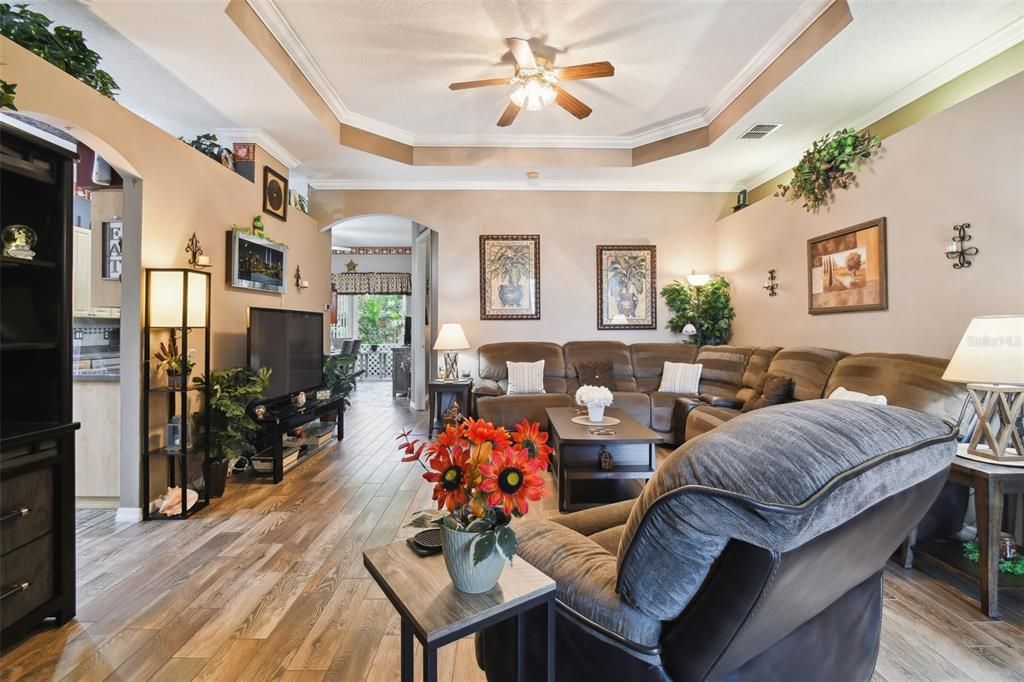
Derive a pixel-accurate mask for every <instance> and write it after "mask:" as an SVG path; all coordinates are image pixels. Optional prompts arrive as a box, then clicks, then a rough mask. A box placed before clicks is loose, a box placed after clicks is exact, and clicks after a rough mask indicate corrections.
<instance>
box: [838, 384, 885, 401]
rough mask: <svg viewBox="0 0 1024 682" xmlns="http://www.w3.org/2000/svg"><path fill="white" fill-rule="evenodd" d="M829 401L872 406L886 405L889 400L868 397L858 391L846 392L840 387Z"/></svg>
mask: <svg viewBox="0 0 1024 682" xmlns="http://www.w3.org/2000/svg"><path fill="white" fill-rule="evenodd" d="M828 399H829V400H855V401H856V402H858V403H872V404H874V405H888V404H889V400H888V399H887V398H886V397H885V396H884V395H868V394H867V393H860V392H859V391H848V390H847V389H845V388H844V387H842V386H840V387H839V388H837V389H836V390H834V391H832V393H831V394H830V395H829V397H828Z"/></svg>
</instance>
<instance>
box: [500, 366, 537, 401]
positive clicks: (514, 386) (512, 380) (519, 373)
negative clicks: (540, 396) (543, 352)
mask: <svg viewBox="0 0 1024 682" xmlns="http://www.w3.org/2000/svg"><path fill="white" fill-rule="evenodd" d="M505 365H506V366H507V367H508V391H507V393H508V394H509V395H513V394H525V393H544V361H543V360H538V361H537V362H506V363H505Z"/></svg>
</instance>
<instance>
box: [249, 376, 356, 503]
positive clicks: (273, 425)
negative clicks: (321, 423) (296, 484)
mask: <svg viewBox="0 0 1024 682" xmlns="http://www.w3.org/2000/svg"><path fill="white" fill-rule="evenodd" d="M264 407H266V408H267V411H266V414H264V415H263V417H262V418H258V417H254V418H255V419H256V422H257V423H258V424H260V425H261V426H263V427H264V429H265V430H266V432H267V434H269V436H270V437H271V438H272V441H271V444H270V447H269V448H267V450H264V451H263V452H264V453H268V454H270V456H271V458H272V459H273V464H274V467H273V471H272V472H270V473H272V475H273V477H274V483H280V482H281V481H282V480H284V445H283V443H282V440H283V438H284V436H285V434H287V433H288V432H289V431H291V430H292V429H295V428H298V427H300V426H302V425H303V424H308V423H309V422H311V421H314V420H316V419H319V418H320V417H322V416H324V415H327V414H331V413H334V414H336V415H337V419H338V426H337V438H338V440H339V441H340V440H341V439H342V438H344V437H345V396H342V395H334V396H331V397H330V398H326V399H324V400H308V401H306V404H305V405H303V406H302V407H296V406H294V405H292V404H291V401H290V400H289V399H285V400H281V401H277V402H274V403H264ZM325 445H326V444H325ZM319 449H320V447H314V448H308V449H307V454H313V452H315V451H318V450H319Z"/></svg>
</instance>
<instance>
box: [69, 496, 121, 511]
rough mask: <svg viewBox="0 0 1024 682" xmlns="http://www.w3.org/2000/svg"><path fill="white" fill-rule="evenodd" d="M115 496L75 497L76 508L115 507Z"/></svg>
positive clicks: (116, 501) (116, 500)
mask: <svg viewBox="0 0 1024 682" xmlns="http://www.w3.org/2000/svg"><path fill="white" fill-rule="evenodd" d="M118 502H120V500H118V499H117V498H116V497H76V498H75V508H76V509H117V503H118Z"/></svg>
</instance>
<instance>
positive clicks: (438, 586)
mask: <svg viewBox="0 0 1024 682" xmlns="http://www.w3.org/2000/svg"><path fill="white" fill-rule="evenodd" d="M363 565H364V566H366V569H367V570H368V571H369V572H370V575H371V576H373V579H374V580H375V581H376V582H377V584H378V585H379V586H380V588H381V590H382V591H383V592H384V594H385V595H386V596H387V598H388V601H390V602H391V605H392V606H394V607H395V610H396V611H398V613H399V615H400V616H401V617H402V677H401V679H402V682H412V679H413V665H414V663H413V637H414V636H415V637H416V639H418V640H419V641H420V644H422V645H423V680H424V682H435V681H436V680H437V650H438V649H439V648H441V647H442V646H444V645H445V644H450V643H451V642H454V641H457V640H459V639H461V638H463V637H465V636H466V635H471V634H473V633H475V632H478V631H480V630H483V629H484V628H487V627H489V626H491V625H494V624H495V623H498V622H501V621H503V620H506V619H509V618H515V619H516V637H515V640H516V641H515V642H513V643H512V646H514V647H515V652H516V655H515V661H516V671H515V679H516V680H523V679H524V677H523V654H524V652H523V639H524V636H523V635H524V632H523V623H524V619H523V615H524V614H525V613H526V612H527V611H530V610H532V609H544V610H545V612H546V615H547V624H548V636H547V679H548V682H554V679H555V581H554V580H552V579H551V578H549V577H548V576H546V575H544V574H543V573H541V572H540V571H539V570H537V569H536V568H534V567H533V566H531V565H530V564H528V563H527V562H526V561H525V560H523V559H522V558H520V557H516V559H515V561H513V562H512V565H511V566H506V567H505V570H504V571H503V572H502V574H501V578H500V579H499V580H498V584H497V585H495V586H494V588H492V589H491V590H490V591H488V592H484V593H482V594H467V593H465V592H459V591H458V590H456V589H455V587H454V586H453V585H452V583H451V578H449V577H448V570H447V568H446V567H445V564H444V557H443V556H442V555H440V554H435V555H433V556H430V557H425V558H423V557H419V556H417V555H416V554H414V553H413V551H412V550H411V549H409V547H408V546H407V545H406V544H405V542H396V543H393V544H390V545H384V546H383V547H375V548H373V549H368V550H366V551H365V552H363Z"/></svg>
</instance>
